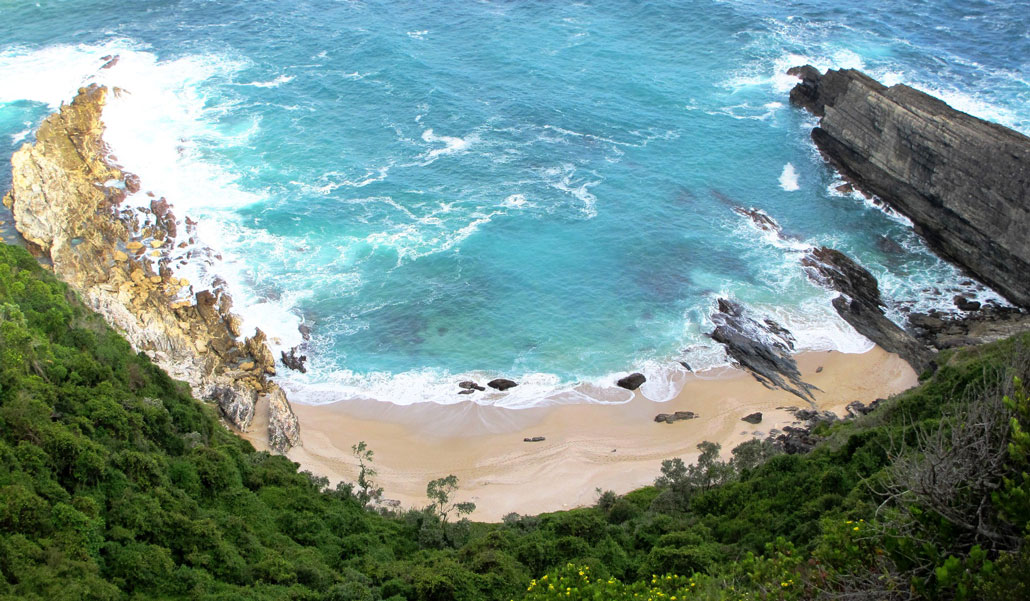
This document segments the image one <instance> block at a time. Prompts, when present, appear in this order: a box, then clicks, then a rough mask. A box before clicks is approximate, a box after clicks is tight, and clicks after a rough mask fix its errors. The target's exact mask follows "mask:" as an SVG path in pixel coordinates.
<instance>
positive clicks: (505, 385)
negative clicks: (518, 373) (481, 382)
mask: <svg viewBox="0 0 1030 601" xmlns="http://www.w3.org/2000/svg"><path fill="white" fill-rule="evenodd" d="M486 385H487V386H489V387H490V388H493V389H495V390H500V391H501V392H504V391H505V390H508V389H509V388H515V387H516V386H518V384H516V383H515V382H514V381H512V380H508V379H505V378H497V379H495V380H490V381H489V382H487V383H486Z"/></svg>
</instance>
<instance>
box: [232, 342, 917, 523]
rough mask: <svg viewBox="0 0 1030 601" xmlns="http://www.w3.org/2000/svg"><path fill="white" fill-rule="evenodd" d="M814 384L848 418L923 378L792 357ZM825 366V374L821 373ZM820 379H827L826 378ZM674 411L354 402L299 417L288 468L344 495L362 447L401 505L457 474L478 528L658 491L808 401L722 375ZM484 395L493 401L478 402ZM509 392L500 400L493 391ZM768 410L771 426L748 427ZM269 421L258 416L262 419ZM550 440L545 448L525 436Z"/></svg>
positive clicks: (675, 404)
mask: <svg viewBox="0 0 1030 601" xmlns="http://www.w3.org/2000/svg"><path fill="white" fill-rule="evenodd" d="M795 358H796V359H797V362H798V367H799V368H800V369H801V372H802V375H803V378H804V380H805V381H806V382H808V383H810V384H813V385H815V386H817V387H819V388H820V389H821V390H820V391H816V392H815V398H816V403H815V406H816V408H818V409H820V410H830V411H833V412H835V413H837V414H838V415H843V414H844V413H845V409H844V408H845V406H846V405H847V404H848V403H850V402H851V401H856V400H857V401H862V402H865V403H868V402H870V401H872V400H874V399H877V398H884V397H888V396H890V395H892V394H896V393H898V392H901V391H903V390H906V389H908V388H910V387H912V386H914V385H915V384H916V383H917V379H916V374H915V372H914V371H913V370H912V368H910V367H909V366H908V364H907V363H905V362H904V361H903V360H901V359H900V358H899V357H898V356H897V355H892V354H889V353H887V352H886V351H884V350H882V349H880V348H878V347H877V348H874V349H872V350H870V351H868V352H866V353H861V354H844V353H839V352H811V353H802V354H799V355H797V356H796V357H795ZM820 368H821V369H820ZM817 370H818V371H817ZM682 384H683V388H682V390H681V391H680V392H679V394H678V395H677V396H676V397H675V398H674V399H673V400H671V401H668V402H664V403H656V402H653V401H650V400H648V399H647V398H644V397H643V396H642V395H641V394H639V393H637V394H635V395H634V398H633V399H632V400H631V401H629V402H627V403H621V404H588V403H578V404H567V405H557V406H549V407H538V408H533V409H503V408H498V407H491V406H484V405H479V404H477V403H475V402H471V401H464V402H461V403H457V404H454V405H440V404H435V403H420V404H416V405H407V406H401V405H395V404H392V403H383V402H378V401H347V402H340V403H333V404H329V405H303V404H299V403H294V404H293V408H294V411H295V412H296V414H297V417H298V418H299V420H300V428H301V445H300V446H298V447H296V448H294V449H293V450H291V451H290V452H289V454H288V456H289V457H290V459H292V460H293V461H296V462H298V463H299V464H300V466H301V469H304V470H309V471H311V472H312V473H314V474H317V475H321V476H327V477H328V478H329V480H330V481H331V482H332V483H333V484H334V485H335V483H336V482H339V481H341V480H345V481H349V482H353V481H355V480H356V479H357V461H356V460H355V459H354V457H353V456H352V454H351V445H353V444H355V443H357V442H358V441H362V440H363V441H365V442H366V443H367V444H368V446H369V448H370V449H372V450H373V451H374V452H375V461H374V465H375V468H376V470H378V472H379V475H378V477H377V481H378V483H379V485H380V486H382V487H383V488H384V489H385V493H384V497H385V498H387V499H395V500H398V501H400V503H401V506H403V507H421V506H424V505H425V504H426V503H427V500H426V497H425V490H426V484H427V483H428V482H429V481H430V480H432V479H434V478H439V477H441V476H446V475H448V474H455V475H456V476H457V477H458V479H459V491H458V493H457V494H456V500H458V501H473V502H475V503H476V506H477V509H476V511H475V513H473V514H472V516H471V517H472V518H473V519H475V520H479V521H498V520H500V519H501V518H502V517H503V516H504V515H506V514H508V513H511V512H517V513H521V514H537V513H541V512H547V511H556V510H560V509H569V508H572V507H579V506H584V505H590V504H593V503H594V502H595V501H596V499H597V493H596V489H597V488H601V489H605V490H609V489H610V490H614V491H615V492H617V493H626V492H629V491H631V490H633V489H636V488H639V487H641V486H645V485H648V484H651V483H652V482H653V481H654V479H655V477H657V476H658V474H659V469H660V465H661V462H662V460H663V459H668V458H671V457H682V458H683V459H684V461H687V462H688V463H689V462H691V461H693V460H694V459H695V458H696V457H697V454H698V452H697V448H696V447H697V444H698V443H700V442H702V441H705V440H710V441H713V442H718V443H720V444H722V450H723V454H724V455H726V456H728V455H729V452H730V450H731V449H732V448H733V447H735V446H736V445H738V444H740V443H741V442H744V441H746V440H748V439H750V438H753V437H756V436H757V437H764V436H765V435H767V434H768V432H769V430H770V429H772V428H782V427H783V426H785V425H789V424H791V423H792V422H793V421H794V420H793V417H792V415H791V413H789V412H788V411H787V410H786V409H785V407H789V406H794V407H800V408H808V407H809V406H810V405H809V404H808V403H807V402H805V401H803V400H802V399H800V398H798V397H796V396H794V395H792V394H790V393H787V392H784V391H782V390H770V389H768V388H766V387H765V386H763V385H762V384H760V383H758V382H757V381H756V380H755V379H754V378H753V377H752V376H751V375H750V374H747V373H745V372H742V371H740V370H736V369H732V368H720V369H715V370H711V371H708V372H703V373H699V374H686V373H684V377H683V383H682ZM476 394H477V395H484V394H487V393H476ZM493 394H502V393H493ZM675 411H693V412H695V413H697V414H699V415H700V417H699V418H697V419H691V420H686V421H679V422H676V423H673V424H665V423H656V422H655V421H654V417H655V415H657V414H659V413H672V412H675ZM756 411H760V412H762V414H763V419H762V422H761V423H760V424H758V425H751V424H748V423H746V422H743V421H741V419H740V418H742V417H744V416H745V415H748V414H750V413H753V412H756ZM265 413H266V412H264V411H261V410H260V408H259V409H258V411H257V413H256V414H257V415H259V416H263V415H265ZM266 435H267V427H266V424H263V423H259V422H258V421H257V420H255V423H254V424H252V426H251V428H250V431H249V433H247V434H245V435H244V436H245V437H246V438H247V439H248V440H250V441H251V442H252V443H254V445H255V446H256V447H257V448H259V449H267V444H266V442H265V440H264V437H265V436H266ZM535 436H543V437H545V439H546V440H544V441H543V442H535V443H529V442H523V438H528V437H535Z"/></svg>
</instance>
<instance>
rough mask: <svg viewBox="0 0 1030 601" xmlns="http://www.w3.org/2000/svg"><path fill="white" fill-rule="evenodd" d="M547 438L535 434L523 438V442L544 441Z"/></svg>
mask: <svg viewBox="0 0 1030 601" xmlns="http://www.w3.org/2000/svg"><path fill="white" fill-rule="evenodd" d="M544 440H546V438H544V437H543V436H533V437H531V438H523V439H522V442H543V441H544Z"/></svg>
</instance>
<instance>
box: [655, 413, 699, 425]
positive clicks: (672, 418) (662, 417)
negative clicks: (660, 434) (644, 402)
mask: <svg viewBox="0 0 1030 601" xmlns="http://www.w3.org/2000/svg"><path fill="white" fill-rule="evenodd" d="M698 417H701V416H700V415H698V414H696V413H694V412H693V411H677V412H676V413H659V414H658V415H656V416H654V421H656V422H658V423H659V424H661V423H666V424H672V423H675V422H678V421H682V420H687V419H696V418H698Z"/></svg>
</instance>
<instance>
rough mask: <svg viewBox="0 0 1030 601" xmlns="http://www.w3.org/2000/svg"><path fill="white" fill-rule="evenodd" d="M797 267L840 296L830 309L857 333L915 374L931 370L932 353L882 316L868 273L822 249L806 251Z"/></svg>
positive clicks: (844, 257) (875, 287)
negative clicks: (909, 366)
mask: <svg viewBox="0 0 1030 601" xmlns="http://www.w3.org/2000/svg"><path fill="white" fill-rule="evenodd" d="M801 264H802V265H803V266H804V268H805V272H806V273H807V274H808V276H809V278H811V279H812V280H813V281H814V282H816V283H818V284H821V285H823V286H826V287H827V288H831V289H833V290H836V291H838V292H840V293H841V296H838V297H837V298H835V299H833V308H834V309H836V310H837V313H838V314H840V316H841V317H842V318H844V321H846V322H848V323H849V324H851V326H852V327H853V328H855V329H856V330H857V331H858V332H859V333H860V334H862V335H863V336H865V337H866V338H868V339H869V340H872V341H873V342H875V343H876V344H878V345H879V346H880V347H882V348H883V349H885V350H886V351H887V352H890V353H897V354H898V355H899V356H901V358H902V359H904V360H905V361H907V362H908V363H909V365H911V366H912V368H913V369H914V370H916V372H918V373H922V372H923V371H925V370H927V369H932V368H933V365H934V363H933V356H934V353H933V351H931V350H930V349H928V348H926V346H925V345H923V344H922V343H921V342H920V341H919V340H917V339H916V338H915V337H914V336H913V335H912V334H909V333H908V332H906V331H905V330H903V329H902V328H901V327H899V326H898V325H897V324H895V323H894V322H892V321H891V320H890V319H888V318H887V316H886V314H884V312H883V307H884V303H883V299H882V298H881V297H880V286H879V283H878V282H877V281H876V278H875V277H874V276H873V274H871V273H869V271H868V270H866V269H865V268H864V267H862V266H861V265H859V264H858V263H855V262H854V261H852V260H851V258H850V257H848V256H847V255H845V254H844V253H842V252H840V251H838V250H835V249H832V248H826V247H825V246H824V247H822V248H814V249H812V250H810V251H809V252H808V254H806V255H805V257H804V258H802V259H801Z"/></svg>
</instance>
